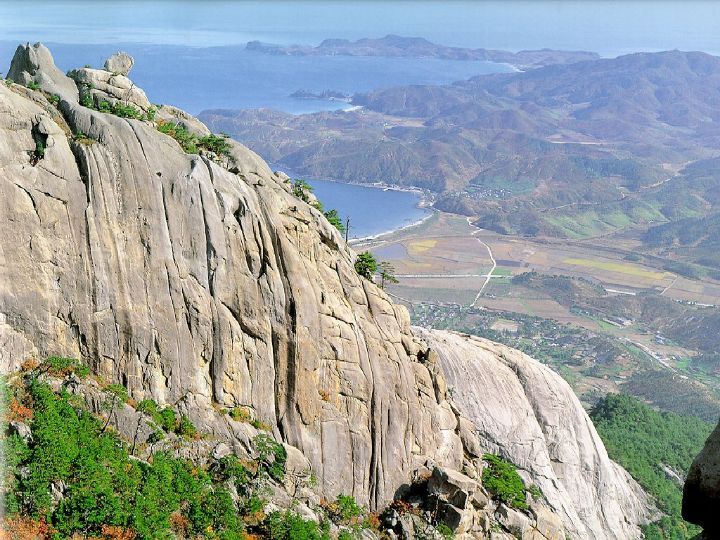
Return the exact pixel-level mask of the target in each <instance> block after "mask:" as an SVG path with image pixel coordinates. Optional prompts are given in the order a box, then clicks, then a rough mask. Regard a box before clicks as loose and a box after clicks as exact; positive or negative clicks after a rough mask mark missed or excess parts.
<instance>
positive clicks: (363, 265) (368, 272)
mask: <svg viewBox="0 0 720 540" xmlns="http://www.w3.org/2000/svg"><path fill="white" fill-rule="evenodd" d="M377 269H378V262H377V259H375V256H374V255H373V254H372V253H370V252H369V251H363V252H362V253H360V255H358V256H357V259H355V271H356V272H357V273H358V274H360V275H361V276H362V277H364V278H365V279H372V277H373V274H375V272H377Z"/></svg>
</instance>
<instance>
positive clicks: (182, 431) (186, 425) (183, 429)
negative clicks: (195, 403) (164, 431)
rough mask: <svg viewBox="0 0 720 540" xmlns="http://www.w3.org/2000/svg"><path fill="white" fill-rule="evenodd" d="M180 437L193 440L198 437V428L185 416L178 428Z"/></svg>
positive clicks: (182, 417)
mask: <svg viewBox="0 0 720 540" xmlns="http://www.w3.org/2000/svg"><path fill="white" fill-rule="evenodd" d="M177 432H178V435H181V436H183V437H187V438H188V439H192V438H194V437H196V436H197V434H198V431H197V428H196V427H195V426H194V425H193V423H192V422H191V421H190V419H189V418H188V417H187V416H185V415H184V414H183V415H182V416H180V422H178V427H177Z"/></svg>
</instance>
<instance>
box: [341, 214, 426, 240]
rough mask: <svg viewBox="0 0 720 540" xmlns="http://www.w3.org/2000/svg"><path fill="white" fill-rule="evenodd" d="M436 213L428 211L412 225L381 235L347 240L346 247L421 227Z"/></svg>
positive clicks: (384, 232)
mask: <svg viewBox="0 0 720 540" xmlns="http://www.w3.org/2000/svg"><path fill="white" fill-rule="evenodd" d="M418 208H419V207H418ZM438 212H439V210H435V209H432V210H430V213H428V214H427V215H426V216H423V217H422V218H421V219H418V220H417V221H413V222H412V223H408V224H407V225H403V226H402V227H398V228H397V229H391V230H389V231H383V232H381V233H377V234H371V235H370V236H363V237H362V238H351V239H349V240H348V245H349V246H350V247H352V248H354V247H358V246H364V245H367V244H370V243H372V242H374V241H376V240H383V239H384V237H385V236H390V235H392V234H396V233H399V232H402V231H406V230H408V229H411V228H412V227H417V226H418V225H422V224H423V223H425V222H426V221H428V220H429V219H430V218H432V217H433V216H435V215H436V214H437V213H438Z"/></svg>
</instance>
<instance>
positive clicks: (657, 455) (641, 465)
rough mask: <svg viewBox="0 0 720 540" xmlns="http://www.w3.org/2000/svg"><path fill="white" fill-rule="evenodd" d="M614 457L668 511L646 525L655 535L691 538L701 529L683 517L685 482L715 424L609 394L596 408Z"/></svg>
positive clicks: (651, 537)
mask: <svg viewBox="0 0 720 540" xmlns="http://www.w3.org/2000/svg"><path fill="white" fill-rule="evenodd" d="M591 416H592V419H593V422H594V423H595V427H596V428H597V431H598V433H599V434H600V437H601V438H602V440H603V442H604V443H605V447H606V448H607V450H608V454H609V455H610V457H611V458H612V459H613V460H615V461H617V462H618V463H620V465H622V466H623V467H624V468H625V469H626V470H627V471H628V472H629V473H630V474H631V475H632V476H633V478H635V479H636V480H637V481H638V482H639V483H640V485H641V486H642V487H643V488H644V489H645V490H646V491H647V492H648V493H649V494H650V495H651V496H652V497H653V498H654V499H655V500H656V501H657V505H658V507H659V508H660V510H662V511H663V512H664V513H665V514H666V516H664V517H663V518H661V519H660V520H659V521H657V522H655V523H652V524H650V525H647V526H646V527H645V531H644V532H645V537H646V538H647V539H649V540H664V539H676V538H690V537H692V536H693V535H694V534H697V533H698V532H699V529H698V528H697V527H695V526H694V525H692V524H689V523H687V522H685V521H683V519H682V517H681V505H682V485H681V480H679V479H682V478H684V477H685V475H686V474H687V471H688V469H689V468H690V465H691V463H692V460H693V459H694V458H695V456H696V455H697V454H698V453H699V452H700V450H701V449H702V447H703V445H704V443H705V440H706V439H707V437H708V435H709V434H710V432H711V431H712V427H713V426H712V425H711V424H709V423H706V422H703V421H702V420H699V419H697V418H693V417H688V416H680V415H677V414H673V413H666V412H657V411H655V410H653V409H652V408H650V407H649V406H648V405H646V404H644V403H642V402H641V401H638V400H637V399H634V398H632V397H630V396H626V395H608V396H607V397H605V398H604V399H602V400H601V401H600V402H599V403H598V404H597V405H596V406H595V408H594V409H593V411H592V413H591Z"/></svg>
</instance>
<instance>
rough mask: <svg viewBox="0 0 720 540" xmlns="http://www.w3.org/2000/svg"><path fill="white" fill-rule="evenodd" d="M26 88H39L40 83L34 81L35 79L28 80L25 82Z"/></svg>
mask: <svg viewBox="0 0 720 540" xmlns="http://www.w3.org/2000/svg"><path fill="white" fill-rule="evenodd" d="M26 86H27V88H29V89H30V90H40V84H38V83H36V82H35V81H30V82H29V83H27V85H26Z"/></svg>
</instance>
